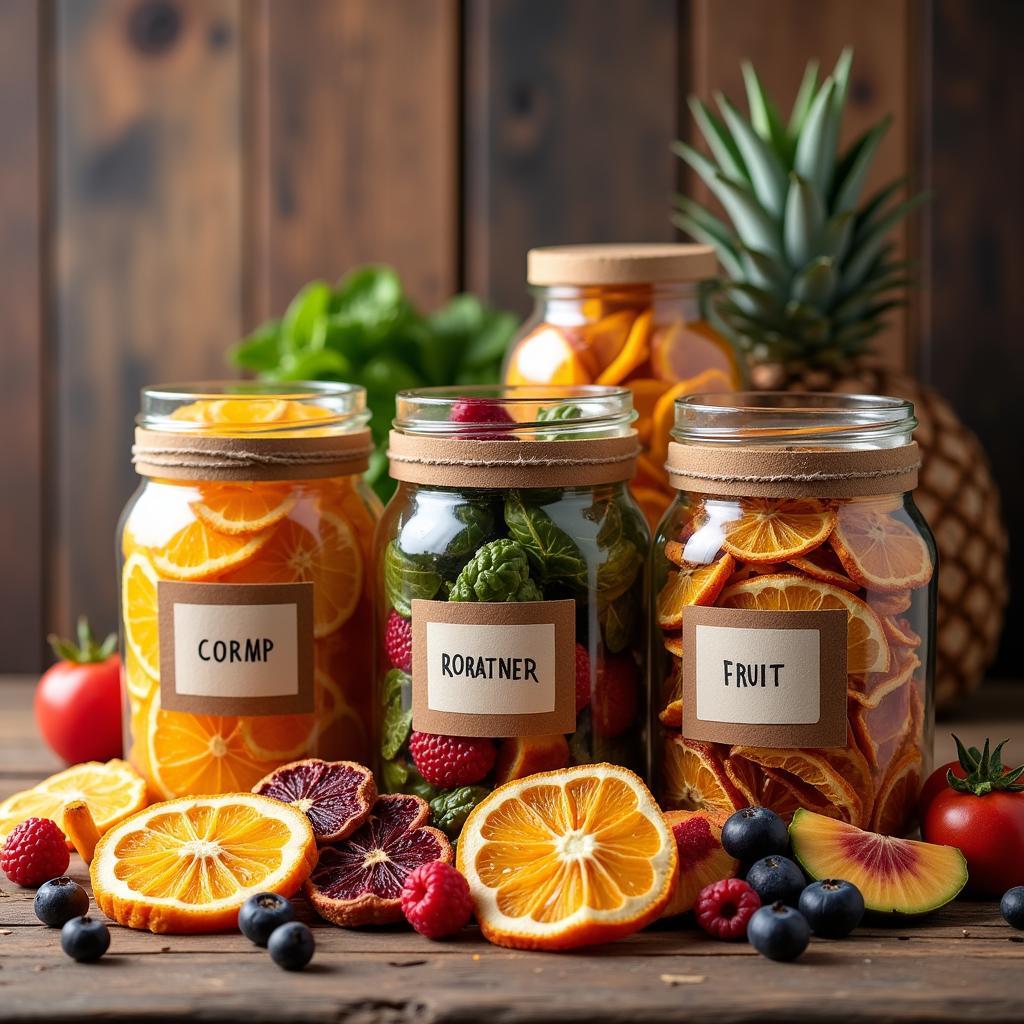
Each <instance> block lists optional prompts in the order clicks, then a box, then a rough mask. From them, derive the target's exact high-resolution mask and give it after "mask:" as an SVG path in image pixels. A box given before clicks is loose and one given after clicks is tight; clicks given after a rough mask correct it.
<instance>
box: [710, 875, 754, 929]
mask: <svg viewBox="0 0 1024 1024" xmlns="http://www.w3.org/2000/svg"><path fill="white" fill-rule="evenodd" d="M760 906H761V897H760V896H758V895H757V893H756V892H754V890H753V889H751V888H750V886H749V885H747V883H746V882H744V881H743V880H742V879H741V878H726V879H724V880H723V881H721V882H712V884H711V885H706V886H704V888H703V889H701V891H700V894H699V895H698V896H697V905H696V907H694V910H695V911H696V914H697V923H698V924H699V925H700V926H701V928H703V929H704V931H706V932H707V933H708V934H709V935H713V936H714V937H715V938H716V939H722V940H724V941H727V942H729V941H732V940H733V939H744V938H746V936H747V922H748V921H749V920H750V919H751V918H752V917H753V916H754V911H755V910H757V909H758V907H760Z"/></svg>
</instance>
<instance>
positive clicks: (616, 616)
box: [599, 591, 638, 654]
mask: <svg viewBox="0 0 1024 1024" xmlns="http://www.w3.org/2000/svg"><path fill="white" fill-rule="evenodd" d="M637 604H638V601H637V597H636V595H635V594H633V593H630V592H628V591H627V592H626V593H625V594H622V595H620V596H619V597H617V598H615V600H614V601H609V602H608V603H607V604H606V605H605V606H604V608H603V609H602V611H601V613H600V615H599V621H600V623H601V635H602V636H603V637H604V645H605V647H607V648H608V650H609V651H611V652H612V653H613V654H618V653H619V652H620V651H624V650H625V649H626V647H627V646H629V640H630V637H631V636H632V633H633V623H634V622H635V621H636V610H637Z"/></svg>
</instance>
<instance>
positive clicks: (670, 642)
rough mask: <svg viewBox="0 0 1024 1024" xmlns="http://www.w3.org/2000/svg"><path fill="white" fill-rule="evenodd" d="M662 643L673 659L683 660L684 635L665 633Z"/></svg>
mask: <svg viewBox="0 0 1024 1024" xmlns="http://www.w3.org/2000/svg"><path fill="white" fill-rule="evenodd" d="M662 643H664V645H665V650H666V651H668V653H669V654H671V655H672V657H673V658H681V657H682V656H683V634H682V633H663V634H662Z"/></svg>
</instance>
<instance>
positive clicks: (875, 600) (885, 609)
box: [864, 589, 911, 616]
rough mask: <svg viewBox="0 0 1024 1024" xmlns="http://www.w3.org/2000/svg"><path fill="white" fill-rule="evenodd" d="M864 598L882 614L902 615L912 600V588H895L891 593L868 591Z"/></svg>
mask: <svg viewBox="0 0 1024 1024" xmlns="http://www.w3.org/2000/svg"><path fill="white" fill-rule="evenodd" d="M864 600H865V601H867V603H868V604H869V605H870V606H871V607H872V608H873V609H874V610H875V611H876V612H878V614H879V615H881V616H886V615H902V614H903V613H904V612H905V611H906V610H907V609H908V608H909V607H910V602H911V592H910V590H909V589H908V590H894V591H893V592H892V593H891V594H877V593H874V592H873V591H870V590H869V591H868V592H867V594H866V595H865V597H864Z"/></svg>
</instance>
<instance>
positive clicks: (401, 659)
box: [384, 608, 412, 672]
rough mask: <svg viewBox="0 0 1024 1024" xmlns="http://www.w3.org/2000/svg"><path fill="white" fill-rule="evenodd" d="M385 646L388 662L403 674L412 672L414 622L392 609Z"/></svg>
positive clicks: (389, 614)
mask: <svg viewBox="0 0 1024 1024" xmlns="http://www.w3.org/2000/svg"><path fill="white" fill-rule="evenodd" d="M384 646H385V648H386V649H387V652H388V661H390V662H391V664H392V665H393V666H394V667H395V668H400V669H401V670H402V671H403V672H411V671H412V620H411V619H407V618H405V617H404V616H402V615H399V614H398V612H396V611H395V610H394V608H392V609H391V611H390V612H388V622H387V626H386V628H385V630H384Z"/></svg>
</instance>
